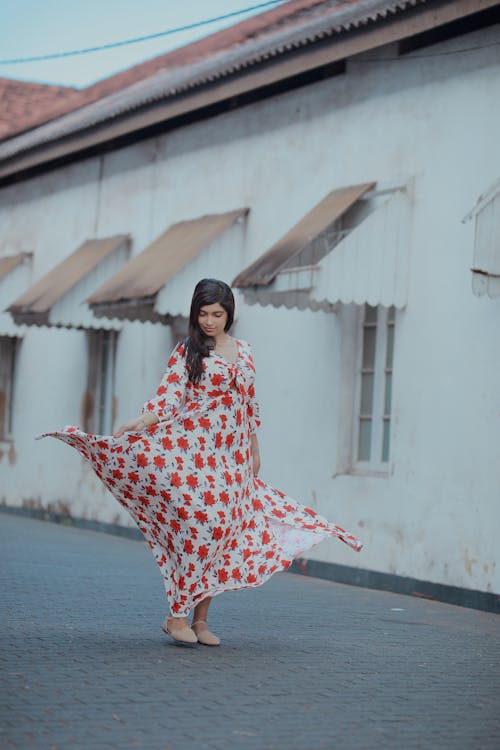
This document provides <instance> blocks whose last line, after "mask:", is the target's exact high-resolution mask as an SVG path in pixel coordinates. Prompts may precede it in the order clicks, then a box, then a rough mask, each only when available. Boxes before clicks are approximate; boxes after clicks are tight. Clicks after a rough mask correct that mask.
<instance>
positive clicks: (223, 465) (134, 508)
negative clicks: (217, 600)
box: [41, 339, 362, 616]
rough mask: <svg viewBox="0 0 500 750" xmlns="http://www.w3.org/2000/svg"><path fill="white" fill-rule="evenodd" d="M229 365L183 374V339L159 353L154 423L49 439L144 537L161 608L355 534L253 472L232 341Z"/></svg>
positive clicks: (264, 575) (251, 416)
mask: <svg viewBox="0 0 500 750" xmlns="http://www.w3.org/2000/svg"><path fill="white" fill-rule="evenodd" d="M236 343H237V348H238V356H237V359H236V361H235V362H230V361H228V360H226V359H224V358H223V357H220V356H219V355H217V354H216V353H215V352H213V351H212V352H211V354H210V356H208V357H205V358H204V359H203V374H202V378H201V381H200V383H199V384H193V383H191V382H190V381H189V380H188V372H187V368H186V363H185V348H184V344H183V343H180V344H178V345H177V347H176V348H175V349H174V351H173V352H172V354H171V356H170V359H169V360H168V364H167V368H166V372H165V374H164V376H163V378H162V381H161V383H160V386H159V387H158V390H157V391H156V396H155V397H154V398H152V399H151V400H150V401H148V402H147V403H146V404H145V405H144V408H143V413H153V414H155V415H156V416H157V417H158V419H159V422H157V423H156V424H155V425H153V426H151V427H149V428H148V429H146V430H144V431H143V432H133V433H130V432H129V433H126V434H125V435H123V436H122V437H120V438H115V437H112V436H99V435H91V434H88V433H85V432H82V431H81V430H80V429H79V428H78V427H65V428H63V429H62V430H61V431H58V432H50V433H45V435H42V436H41V437H48V436H52V437H56V438H58V439H59V440H63V441H64V442H66V443H68V444H69V445H71V446H73V447H74V448H76V449H77V450H78V451H79V452H80V453H81V454H82V455H83V456H84V457H85V458H86V459H88V460H89V461H90V462H91V464H92V466H93V468H94V470H95V472H96V473H97V475H98V476H99V477H100V479H101V480H102V481H103V482H104V484H105V485H106V487H107V488H108V489H109V490H110V491H111V492H112V493H113V495H114V496H115V498H116V499H117V500H118V501H119V502H120V503H121V504H122V505H123V506H124V507H125V508H126V509H127V510H128V512H129V513H130V515H131V516H132V518H133V519H134V520H135V521H136V523H137V525H138V527H139V529H140V530H141V532H142V533H143V535H144V537H145V538H146V541H147V543H148V544H149V546H150V548H151V550H152V552H153V555H154V557H155V559H156V562H157V564H158V566H159V568H160V571H161V574H162V576H163V580H164V584H165V589H166V593H167V599H168V602H169V605H170V611H171V613H172V614H173V615H177V616H185V615H187V614H188V613H189V611H190V609H191V608H192V607H193V606H194V605H196V603H197V602H199V601H201V600H202V599H204V598H205V597H207V596H214V595H215V594H220V593H221V592H223V591H229V590H234V589H240V588H244V587H249V586H259V585H260V584H262V583H264V582H265V581H266V580H267V579H268V578H269V577H270V576H271V575H272V574H273V573H275V572H277V571H281V570H285V569H286V568H288V567H289V565H290V564H291V562H292V559H293V558H294V557H296V556H298V555H300V554H301V553H302V552H304V551H305V550H306V549H308V548H309V547H311V546H313V545H315V544H318V543H319V542H321V541H322V540H323V539H325V538H327V537H331V536H335V537H338V538H339V539H341V540H342V541H343V542H345V543H346V544H348V545H349V546H350V547H352V548H353V549H355V550H357V551H359V550H360V549H361V547H362V544H361V542H360V541H359V540H358V539H356V538H355V537H354V536H353V535H352V534H349V533H348V532H346V531H345V530H344V529H342V528H340V527H339V526H336V525H334V524H333V523H330V522H329V521H327V520H326V518H323V517H322V516H320V515H318V514H317V513H316V512H315V511H314V510H312V509H311V508H307V507H304V506H303V505H300V504H299V503H297V502H296V501H295V500H292V499H291V498H290V497H288V496H287V495H285V494H284V493H283V492H280V491H279V490H277V489H274V488H273V487H270V486H269V485H267V484H265V483H264V482H263V481H262V480H261V479H260V478H258V477H256V476H254V474H253V462H252V449H251V440H250V436H251V435H252V434H253V433H254V432H255V431H256V430H257V428H258V426H259V425H260V421H259V414H258V404H257V402H256V400H255V390H254V378H255V367H254V362H253V358H252V354H251V350H250V346H249V344H248V343H247V342H245V341H242V340H238V339H236Z"/></svg>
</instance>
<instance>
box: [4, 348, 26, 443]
mask: <svg viewBox="0 0 500 750" xmlns="http://www.w3.org/2000/svg"><path fill="white" fill-rule="evenodd" d="M21 341H22V339H21V338H19V337H18V336H0V354H1V355H2V356H0V360H2V361H3V362H5V361H6V359H8V364H7V365H2V364H1V362H0V373H1V374H0V388H2V390H3V386H4V384H5V390H4V395H5V398H4V409H3V411H2V414H0V417H1V418H0V441H2V442H10V443H11V442H12V441H13V439H14V402H15V392H16V372H17V365H18V357H19V350H20V346H21ZM4 347H5V350H7V347H8V354H7V357H6V358H5V357H4V356H3V353H4ZM4 367H5V373H6V377H5V381H4V379H3V378H4Z"/></svg>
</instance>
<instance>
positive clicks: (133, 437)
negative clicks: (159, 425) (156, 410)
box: [99, 435, 141, 455]
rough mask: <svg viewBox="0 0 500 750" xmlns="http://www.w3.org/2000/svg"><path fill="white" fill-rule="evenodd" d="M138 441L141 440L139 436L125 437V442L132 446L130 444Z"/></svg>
mask: <svg viewBox="0 0 500 750" xmlns="http://www.w3.org/2000/svg"><path fill="white" fill-rule="evenodd" d="M140 439H141V436H140V435H127V441H128V442H129V443H130V445H132V443H137V441H138V440H140ZM99 455H101V454H99ZM103 455H104V454H103Z"/></svg>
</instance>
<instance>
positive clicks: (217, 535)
mask: <svg viewBox="0 0 500 750" xmlns="http://www.w3.org/2000/svg"><path fill="white" fill-rule="evenodd" d="M222 536H223V531H222V529H221V527H220V526H216V527H215V528H214V530H213V531H212V538H213V539H222Z"/></svg>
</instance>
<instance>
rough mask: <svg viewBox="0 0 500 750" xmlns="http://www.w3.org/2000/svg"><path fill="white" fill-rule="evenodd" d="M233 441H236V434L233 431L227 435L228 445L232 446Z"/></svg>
mask: <svg viewBox="0 0 500 750" xmlns="http://www.w3.org/2000/svg"><path fill="white" fill-rule="evenodd" d="M233 443H234V435H233V433H232V432H229V433H228V434H227V435H226V445H227V447H228V448H230V447H231V446H232V444H233Z"/></svg>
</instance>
